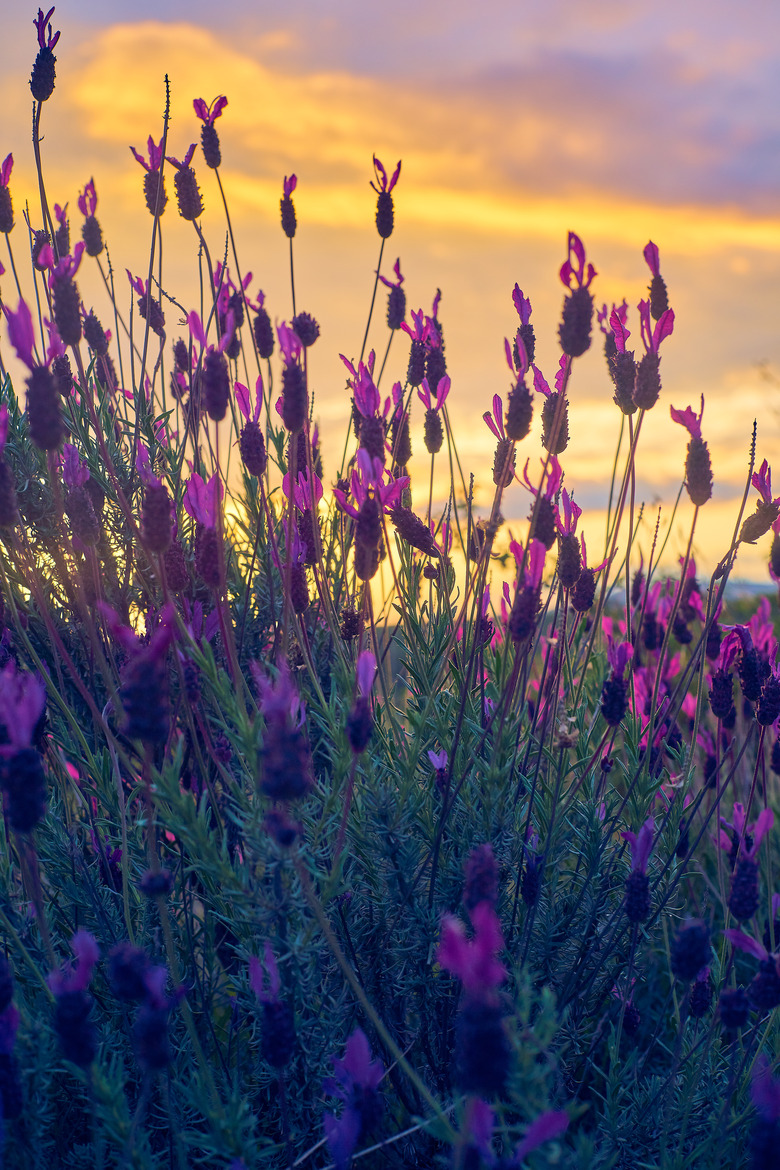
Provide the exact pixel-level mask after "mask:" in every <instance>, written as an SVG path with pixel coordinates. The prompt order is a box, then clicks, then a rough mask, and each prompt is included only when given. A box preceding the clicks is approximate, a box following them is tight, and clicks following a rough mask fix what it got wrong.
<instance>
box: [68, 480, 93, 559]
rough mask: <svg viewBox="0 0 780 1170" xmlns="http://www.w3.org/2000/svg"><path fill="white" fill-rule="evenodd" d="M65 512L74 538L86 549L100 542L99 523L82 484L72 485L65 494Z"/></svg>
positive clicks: (89, 497) (90, 499)
mask: <svg viewBox="0 0 780 1170" xmlns="http://www.w3.org/2000/svg"><path fill="white" fill-rule="evenodd" d="M65 512H66V513H67V517H68V520H69V522H70V530H71V532H72V534H73V536H74V537H76V538H77V539H78V540H80V541H81V543H82V544H84V545H86V546H87V547H88V548H94V546H95V545H96V544H97V543H98V542H99V540H100V522H99V521H98V518H97V516H96V514H95V506H94V504H93V503H92V498H91V496H90V495H89V492H88V491H87V489H86V488H85V487H84V485H83V484H74V485H72V486H71V487H69V488H68V489H67V492H66V493H65Z"/></svg>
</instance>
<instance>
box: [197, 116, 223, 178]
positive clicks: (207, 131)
mask: <svg viewBox="0 0 780 1170" xmlns="http://www.w3.org/2000/svg"><path fill="white" fill-rule="evenodd" d="M200 144H201V146H202V148H203V157H204V159H205V160H206V166H207V167H211V169H212V170H213V171H215V170H216V169H217V167H218V166H220V165H221V163H222V152H221V151H220V149H219V134H218V133H217V128H216V126H215V125H214V123H213V122H204V123H203V125H202V126H201V128H200Z"/></svg>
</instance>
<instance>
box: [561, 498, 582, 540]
mask: <svg viewBox="0 0 780 1170" xmlns="http://www.w3.org/2000/svg"><path fill="white" fill-rule="evenodd" d="M561 504H562V505H563V522H562V523H561V517H560V514H559V513H557V512H556V515H555V519H556V522H557V524H558V531H559V532H560V533H561V535H562V536H569V535H570V534H571V533H574V532H576V531H577V521H578V520H579V518H580V516H581V515H582V508H580V507H578V505H577V504H575V503H574V500H573V499H572V497H571V496H570V495H569V493H568V492H567V491H566V488H564V489H563V490H562V492H561Z"/></svg>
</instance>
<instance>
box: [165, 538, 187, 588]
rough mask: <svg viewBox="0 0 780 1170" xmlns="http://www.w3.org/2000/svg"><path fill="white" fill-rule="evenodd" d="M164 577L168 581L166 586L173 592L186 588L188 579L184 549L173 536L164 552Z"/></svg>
mask: <svg viewBox="0 0 780 1170" xmlns="http://www.w3.org/2000/svg"><path fill="white" fill-rule="evenodd" d="M165 579H166V581H167V582H168V588H169V589H171V590H172V591H173V592H174V593H181V592H182V591H183V590H184V589H186V588H187V586H188V585H189V581H190V575H189V572H188V571H187V561H186V559H185V556H184V549H183V548H182V546H181V541H180V540H178V539H176V538H175V537H174V539H173V540H172V541H171V547H170V548H169V549H168V551H167V552H166V554H165Z"/></svg>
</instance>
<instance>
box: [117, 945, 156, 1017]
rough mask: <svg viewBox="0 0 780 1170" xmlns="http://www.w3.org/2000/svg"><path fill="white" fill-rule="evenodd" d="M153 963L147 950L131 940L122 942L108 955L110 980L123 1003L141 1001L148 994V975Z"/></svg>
mask: <svg viewBox="0 0 780 1170" xmlns="http://www.w3.org/2000/svg"><path fill="white" fill-rule="evenodd" d="M150 970H151V963H150V961H149V957H148V955H147V954H146V952H145V951H142V950H141V948H140V947H134V946H133V944H132V943H130V942H121V943H118V944H117V946H115V947H114V949H113V950H112V951H111V952H110V954H109V956H108V982H109V986H110V987H111V991H112V992H113V994H114V995H115V996H116V998H117V999H119V1000H121V1001H122V1002H123V1003H140V1001H141V1000H142V999H145V998H146V996H147V994H148V989H147V985H146V977H147V975H148V974H149V971H150Z"/></svg>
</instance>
